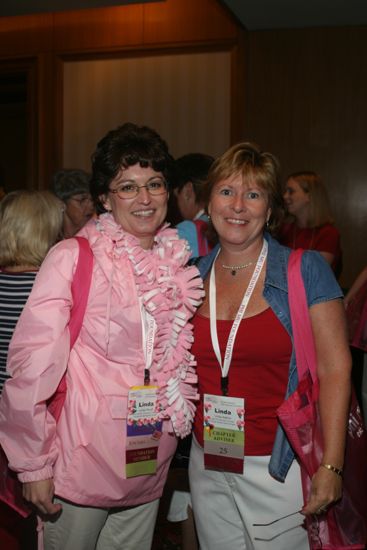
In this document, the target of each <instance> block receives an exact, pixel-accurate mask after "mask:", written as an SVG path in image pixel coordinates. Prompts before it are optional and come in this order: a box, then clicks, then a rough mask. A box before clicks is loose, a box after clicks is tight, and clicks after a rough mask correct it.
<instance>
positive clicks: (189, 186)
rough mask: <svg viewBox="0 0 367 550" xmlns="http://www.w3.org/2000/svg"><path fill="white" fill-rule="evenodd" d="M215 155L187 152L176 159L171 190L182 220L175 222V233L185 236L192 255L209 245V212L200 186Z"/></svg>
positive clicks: (207, 247)
mask: <svg viewBox="0 0 367 550" xmlns="http://www.w3.org/2000/svg"><path fill="white" fill-rule="evenodd" d="M213 161H214V158H213V157H211V156H210V155H204V154H203V153H189V154H187V155H184V156H182V157H179V158H178V159H176V161H175V164H174V172H173V174H174V177H173V190H174V194H175V197H176V201H177V206H178V209H179V211H180V214H181V216H182V218H183V221H181V222H180V223H178V224H177V226H176V227H177V230H178V234H179V236H180V237H181V238H182V239H186V240H187V241H188V243H189V246H190V250H191V258H197V257H199V256H205V254H208V252H209V251H210V250H211V249H212V245H211V243H210V242H209V241H208V238H207V235H206V230H207V227H208V216H207V214H206V213H205V210H204V207H205V204H204V201H203V199H202V188H203V185H204V183H205V180H206V178H207V176H208V172H209V169H210V166H211V165H212V163H213Z"/></svg>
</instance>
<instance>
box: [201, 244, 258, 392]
mask: <svg viewBox="0 0 367 550" xmlns="http://www.w3.org/2000/svg"><path fill="white" fill-rule="evenodd" d="M219 252H220V250H219V251H218V254H219ZM218 254H217V256H216V257H215V259H214V262H213V265H212V269H211V272H210V279H209V314H210V336H211V340H212V346H213V350H214V353H215V356H216V358H217V361H218V364H219V366H220V369H221V371H222V392H223V395H226V394H227V392H228V372H229V368H230V365H231V360H232V354H233V348H234V342H235V339H236V335H237V331H238V328H239V326H240V322H241V321H242V319H243V316H244V314H245V311H246V308H247V304H248V302H249V300H250V298H251V296H252V293H253V290H254V288H255V286H256V283H257V281H258V279H259V276H260V273H261V270H262V268H263V265H264V263H265V260H266V257H267V254H268V243H267V241H266V240H265V239H264V242H263V246H262V249H261V252H260V255H259V257H258V260H257V263H256V267H255V269H254V272H253V274H252V277H251V280H250V282H249V285H248V287H247V289H246V291H245V293H244V295H243V298H242V302H241V304H240V307H239V308H238V311H237V314H236V317H235V319H234V321H233V324H232V328H231V331H230V333H229V336H228V341H227V345H226V350H225V354H224V361H223V362H222V357H221V353H220V348H219V341H218V332H217V293H216V285H215V262H216V259H217V257H218Z"/></svg>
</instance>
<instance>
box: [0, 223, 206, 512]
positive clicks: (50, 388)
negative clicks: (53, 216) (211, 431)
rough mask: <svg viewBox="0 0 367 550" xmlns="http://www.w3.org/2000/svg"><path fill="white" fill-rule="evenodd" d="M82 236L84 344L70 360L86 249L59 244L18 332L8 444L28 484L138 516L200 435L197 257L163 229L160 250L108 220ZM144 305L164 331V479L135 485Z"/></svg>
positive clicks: (159, 350)
mask: <svg viewBox="0 0 367 550" xmlns="http://www.w3.org/2000/svg"><path fill="white" fill-rule="evenodd" d="M79 235H81V236H84V237H86V238H87V239H88V241H89V243H90V246H91V249H92V251H93V255H94V266H93V276H92V282H91V288H90V293H89V299H88V304H87V308H86V311H85V316H84V321H83V325H82V328H81V331H80V334H79V337H78V339H77V341H76V343H75V345H74V347H73V349H72V350H71V351H70V352H69V331H68V321H69V316H70V308H71V306H72V298H71V281H72V277H73V272H74V270H75V267H76V263H77V254H78V244H77V243H76V241H75V240H74V239H69V240H65V241H62V242H60V243H59V244H57V245H56V246H55V247H54V248H53V249H52V250H51V251H50V252H49V254H48V256H47V258H46V259H45V261H44V263H43V265H42V267H41V269H40V271H39V273H38V275H37V278H36V281H35V284H34V287H33V291H32V293H31V295H30V298H29V300H28V303H27V305H26V307H25V308H24V310H23V313H22V315H21V318H20V320H19V323H18V325H17V328H16V330H15V333H14V336H13V339H12V342H11V345H10V349H9V358H8V369H9V372H10V374H11V376H12V378H11V379H10V380H9V381H8V382H7V383H6V385H5V389H4V392H3V395H2V398H1V401H0V443H1V445H2V446H3V448H4V450H5V452H6V454H7V456H8V459H9V465H10V467H11V468H12V469H14V470H15V471H17V472H18V475H19V479H20V480H21V481H23V482H24V481H35V480H42V479H48V478H52V477H53V479H54V483H55V494H56V495H58V496H60V497H62V498H64V499H67V500H70V501H71V502H74V503H77V504H82V505H89V506H91V505H92V506H98V507H113V506H131V505H135V504H140V503H143V502H149V501H151V500H154V499H156V498H158V497H160V495H161V493H162V490H163V485H164V482H165V480H166V475H167V470H168V467H169V464H170V461H171V458H172V455H173V453H174V451H175V448H176V437H175V435H174V433H173V431H174V432H176V434H177V435H179V436H184V435H186V434H187V433H189V431H190V429H191V421H192V419H193V415H194V410H195V406H194V404H193V401H194V400H195V399H196V397H197V395H196V388H195V383H196V375H195V373H194V369H193V367H194V365H195V363H194V361H193V358H192V355H191V354H190V351H189V350H190V346H191V342H192V332H191V325H190V324H189V323H188V320H189V318H190V317H191V316H192V314H193V313H194V310H195V308H196V306H197V305H199V303H200V301H201V297H202V293H203V291H202V283H201V279H199V278H198V272H197V270H196V268H194V267H184V266H185V263H186V261H187V259H188V256H189V252H188V251H187V249H186V245H185V241H182V240H179V239H178V237H177V233H176V231H175V230H173V229H169V228H163V229H162V230H161V231H160V232H159V234H158V235H157V237H156V238H155V244H154V246H153V249H152V250H144V249H142V248H141V247H140V244H139V241H138V240H137V239H136V238H135V237H133V236H132V235H130V234H128V233H125V232H124V231H123V230H122V228H121V226H119V225H118V224H117V223H116V222H115V221H114V219H113V218H112V216H111V215H110V214H103V215H102V216H101V217H100V218H99V220H91V221H90V222H88V224H87V225H86V226H85V227H84V228H83V229H82V230H81V232H80V233H79ZM140 304H142V305H143V307H145V308H146V310H147V311H149V313H150V314H151V315H153V317H154V319H155V321H156V326H157V332H156V339H155V346H154V360H153V365H152V368H151V383H156V384H157V385H158V386H159V388H160V390H159V391H160V401H161V404H162V406H163V412H162V417H163V418H164V419H165V420H164V422H163V432H164V433H163V435H162V438H161V442H160V446H159V451H158V468H157V473H156V474H155V475H148V476H140V477H135V478H130V479H126V477H125V440H126V413H127V395H128V389H129V387H130V386H133V385H139V384H140V385H141V384H142V383H143V379H144V368H145V359H144V353H143V343H142V321H141V310H140ZM65 371H66V373H67V374H66V377H67V388H68V389H67V396H66V401H65V404H64V408H63V411H62V413H61V416H60V419H59V421H58V423H57V424H56V422H55V420H54V418H53V416H52V415H51V414H50V413H49V412H48V410H47V406H46V401H47V400H48V399H49V398H50V397H51V396H52V395H53V393H54V392H55V390H56V388H57V386H58V383H59V381H60V379H61V377H62V376H63V374H64V373H65Z"/></svg>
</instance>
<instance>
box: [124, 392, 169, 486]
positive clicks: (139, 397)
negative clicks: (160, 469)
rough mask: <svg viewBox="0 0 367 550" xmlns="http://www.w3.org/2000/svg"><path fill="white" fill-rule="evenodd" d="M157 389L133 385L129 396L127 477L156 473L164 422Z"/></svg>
mask: <svg viewBox="0 0 367 550" xmlns="http://www.w3.org/2000/svg"><path fill="white" fill-rule="evenodd" d="M157 390H158V388H157V386H133V387H132V388H130V391H129V397H128V413H127V437H126V477H127V478H129V477H135V476H141V475H149V474H155V473H156V470H157V454H158V445H159V440H160V438H161V435H162V421H158V414H159V412H160V405H159V403H158V399H157Z"/></svg>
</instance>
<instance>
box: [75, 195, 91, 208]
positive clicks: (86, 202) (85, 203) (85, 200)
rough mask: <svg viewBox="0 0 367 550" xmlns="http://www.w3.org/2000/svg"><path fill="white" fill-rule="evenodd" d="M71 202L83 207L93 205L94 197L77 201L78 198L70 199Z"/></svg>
mask: <svg viewBox="0 0 367 550" xmlns="http://www.w3.org/2000/svg"><path fill="white" fill-rule="evenodd" d="M69 200H70V201H74V202H77V203H78V204H79V206H81V207H83V206H86V205H87V204H93V199H92V197H82V198H81V199H77V198H76V197H70V199H69Z"/></svg>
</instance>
